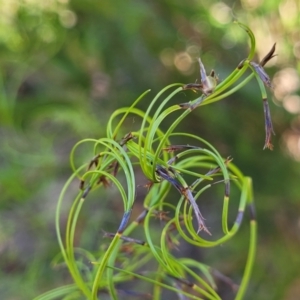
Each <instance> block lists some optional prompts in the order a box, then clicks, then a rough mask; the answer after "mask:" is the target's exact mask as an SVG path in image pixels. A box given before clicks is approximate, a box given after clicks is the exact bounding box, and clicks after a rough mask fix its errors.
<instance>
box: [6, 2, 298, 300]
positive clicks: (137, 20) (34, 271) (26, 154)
mask: <svg viewBox="0 0 300 300" xmlns="http://www.w3.org/2000/svg"><path fill="white" fill-rule="evenodd" d="M299 5H300V4H299V2H298V1H297V0H284V1H276V0H275V1H271V0H270V1H262V0H242V1H224V2H218V1H214V0H198V1H192V0H186V1H179V0H173V1H168V0H161V1H146V0H136V1H133V0H127V1H124V0H114V1H99V0H86V1H80V0H69V1H68V0H48V1H41V0H9V1H7V0H6V1H5V0H0V124H1V128H0V170H1V172H0V193H1V201H0V298H1V299H14V300H17V299H32V298H33V297H34V296H36V295H38V294H39V293H42V292H44V291H47V290H49V289H51V288H54V287H57V286H61V285H62V284H64V283H68V282H70V279H69V277H68V274H67V271H66V270H65V269H64V268H61V269H59V268H53V267H52V265H51V261H52V259H53V258H54V257H55V255H57V253H58V252H59V248H58V244H57V241H56V234H55V229H54V213H55V206H56V203H57V198H58V195H59V192H60V190H61V188H62V186H63V185H64V182H65V181H66V179H67V178H68V176H69V175H70V174H71V170H70V167H69V152H70V150H71V148H72V146H73V145H74V144H75V143H76V142H77V141H79V140H80V139H83V138H87V137H92V138H97V137H101V136H103V135H104V134H105V124H106V121H107V120H108V117H109V115H110V113H111V112H112V111H113V110H114V109H116V108H118V107H121V106H126V105H129V104H131V103H132V102H133V101H134V100H135V99H136V98H137V97H138V96H139V95H140V94H141V93H142V92H144V91H145V90H147V89H149V88H150V89H151V90H152V94H151V95H152V96H154V95H155V93H156V92H158V91H159V90H161V89H162V88H163V87H164V86H165V85H167V84H170V83H173V82H182V83H190V82H195V81H196V79H198V78H199V70H198V64H197V61H196V59H197V57H199V56H201V58H202V61H203V63H204V64H205V66H206V69H207V71H209V70H210V69H212V68H213V69H215V71H216V73H217V74H218V75H219V78H220V79H221V80H222V78H226V76H227V75H228V74H229V73H230V72H231V71H232V70H233V69H234V68H235V67H236V66H237V64H238V63H239V62H240V61H241V60H242V59H243V58H245V57H246V56H247V49H248V48H247V45H248V39H247V35H246V34H245V33H244V32H243V31H242V30H241V29H240V28H238V26H236V25H234V24H233V23H232V22H233V19H234V18H238V19H239V20H240V21H242V22H244V23H245V24H247V25H248V26H249V27H250V28H251V29H252V30H253V31H254V34H255V35H256V38H257V47H258V52H257V57H258V59H260V58H262V57H263V56H264V55H265V54H266V53H267V52H268V51H269V49H270V48H271V46H272V44H273V43H274V42H276V43H277V50H276V53H277V54H278V56H276V58H275V59H273V60H272V61H270V63H268V65H267V66H266V70H267V72H268V74H270V75H271V77H272V78H273V84H274V91H273V92H272V93H270V92H269V93H268V95H269V99H270V107H271V112H272V117H273V122H274V128H275V132H276V136H274V138H273V141H274V146H275V148H274V151H272V152H271V151H268V150H265V151H263V150H262V148H263V144H264V124H263V108H262V103H261V96H260V92H259V90H258V86H257V84H256V82H255V81H254V80H253V81H252V82H251V83H250V84H249V85H248V86H247V87H245V88H243V89H242V90H241V91H239V92H238V93H237V94H235V95H234V96H232V97H230V98H228V99H226V100H224V101H221V102H218V103H215V104H213V105H208V106H205V107H203V108H201V109H198V110H196V111H194V112H193V114H192V116H190V117H189V119H188V121H187V122H185V123H184V124H183V125H182V126H183V128H182V129H183V130H188V131H191V132H193V133H197V134H198V135H199V136H202V137H203V138H205V139H207V140H208V141H209V142H210V143H212V144H213V145H214V146H215V147H216V148H217V149H219V151H220V152H221V154H222V155H223V156H224V157H227V156H232V157H233V158H234V163H235V164H236V165H237V166H239V168H240V169H241V170H242V171H243V172H244V174H247V175H249V176H251V177H252V178H253V182H254V191H255V199H256V207H257V216H258V226H259V227H258V229H259V233H258V247H257V258H256V263H255V266H254V271H253V277H252V281H251V284H250V287H249V290H248V293H247V299H287V300H292V299H295V300H296V299H299V297H300V296H299V295H300V255H299V253H300V201H299V200H300V187H299V178H300V164H299V162H300V76H299V70H300V62H299V60H300V18H299V15H300V8H299ZM190 96H192V97H193V98H194V96H193V95H192V93H190V94H189V93H182V100H180V101H179V103H180V102H185V101H188V100H190V99H191V97H190ZM150 100H151V97H149V101H150ZM143 103H144V105H147V100H145V101H143ZM130 126H131V124H128V129H127V130H124V131H125V132H126V131H130V130H131V129H130ZM81 155H82V157H83V159H85V160H86V159H87V158H89V157H91V153H82V154H81ZM77 188H78V187H77V186H74V193H75V192H76V190H77ZM71 200H72V198H70V201H71ZM114 205H115V204H113V203H110V204H108V208H107V209H108V210H109V209H110V208H113V207H114ZM98 207H99V206H95V207H93V208H92V209H93V210H92V211H90V212H87V214H86V215H83V216H82V222H83V224H84V226H87V228H90V230H87V231H85V236H84V239H85V240H87V241H90V244H91V245H93V247H98V246H99V245H98V241H97V237H98V236H101V228H103V226H101V224H102V223H103V222H104V221H105V218H104V215H105V210H104V213H103V206H101V207H99V210H101V211H102V214H101V215H99V214H98V215H97V213H95V214H94V215H93V214H91V212H93V211H95V212H96V211H97V209H98ZM99 216H100V217H99ZM99 218H100V219H99ZM101 218H102V219H101ZM245 221H246V222H245V225H244V226H243V227H242V228H241V231H240V233H239V234H238V237H237V239H236V240H233V241H231V242H229V243H228V245H227V244H226V245H224V248H223V250H222V249H221V252H215V250H211V251H209V250H206V252H204V253H202V257H201V260H202V261H203V262H205V263H208V264H210V265H212V266H213V267H216V268H217V269H218V270H220V271H221V272H223V273H224V274H225V275H227V276H229V277H231V278H232V279H233V280H235V282H237V283H238V282H239V277H238V276H240V275H241V273H242V268H243V264H244V261H245V258H246V249H247V244H248V235H247V230H248V227H247V226H248V225H247V220H245ZM88 233H90V236H89V235H88ZM222 251H223V252H222ZM220 253H223V254H222V257H221V258H220V257H219V255H220ZM223 298H224V299H227V298H226V294H225V293H224V295H223ZM228 299H230V298H228Z"/></svg>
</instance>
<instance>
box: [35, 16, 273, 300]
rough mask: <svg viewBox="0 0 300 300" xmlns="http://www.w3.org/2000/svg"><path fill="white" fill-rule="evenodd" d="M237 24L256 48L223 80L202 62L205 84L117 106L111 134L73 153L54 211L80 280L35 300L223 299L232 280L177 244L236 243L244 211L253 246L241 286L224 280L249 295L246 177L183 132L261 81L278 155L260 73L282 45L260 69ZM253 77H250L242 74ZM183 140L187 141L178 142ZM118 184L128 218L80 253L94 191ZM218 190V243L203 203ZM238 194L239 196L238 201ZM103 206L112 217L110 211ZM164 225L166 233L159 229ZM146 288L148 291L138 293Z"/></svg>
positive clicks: (65, 255)
mask: <svg viewBox="0 0 300 300" xmlns="http://www.w3.org/2000/svg"><path fill="white" fill-rule="evenodd" d="M236 23H237V24H238V25H239V26H240V27H241V28H242V29H243V30H244V31H245V32H246V33H247V34H248V36H249V39H250V51H249V55H248V57H247V58H245V59H244V60H243V61H242V62H240V63H239V64H238V65H237V67H236V69H235V70H234V71H233V72H232V73H231V74H229V75H228V77H227V78H226V79H224V80H223V81H222V82H219V80H218V78H217V76H216V75H215V72H214V71H212V72H211V73H210V75H207V74H206V71H205V68H204V65H203V63H202V61H201V60H200V59H199V65H200V77H201V78H200V80H201V81H200V82H199V83H191V84H179V83H176V84H171V85H169V86H167V87H165V88H164V89H162V90H161V91H160V92H159V93H158V94H157V95H156V96H155V97H154V98H153V99H152V101H151V102H150V103H149V105H148V107H147V109H146V111H144V110H142V109H140V108H139V103H140V102H141V101H143V99H145V96H146V95H147V94H148V93H149V91H146V92H145V93H143V94H142V95H141V96H140V97H139V98H137V99H136V100H135V101H134V102H133V103H132V105H131V106H130V107H123V108H119V109H117V110H116V111H114V112H113V113H112V115H111V116H110V118H109V120H108V122H107V129H106V136H105V137H101V138H99V139H93V138H90V139H84V140H82V141H80V142H78V143H77V144H76V145H75V146H74V148H73V149H72V151H71V155H70V161H71V167H72V171H73V173H72V175H71V177H70V178H69V180H68V181H67V182H66V184H65V186H64V187H63V189H62V192H61V194H60V197H59V200H58V204H57V210H56V232H57V237H58V243H59V246H60V250H61V260H62V261H63V262H64V263H65V265H66V267H67V268H68V271H69V273H70V275H71V277H72V280H73V283H71V284H69V285H65V286H62V287H59V288H56V289H54V290H51V291H49V292H46V293H44V294H42V295H40V296H38V297H37V298H36V300H47V299H91V300H96V299H107V297H108V298H109V299H120V298H122V299H124V297H125V296H126V295H127V297H128V298H127V299H132V298H138V299H157V300H158V299H166V297H168V298H170V297H171V296H170V295H172V294H173V296H172V297H177V299H210V300H217V299H221V296H220V295H219V293H218V290H217V284H216V281H215V279H216V278H218V279H221V280H222V279H224V278H225V276H224V275H222V274H220V273H219V272H217V271H216V270H214V269H213V268H212V267H210V266H208V265H207V264H205V263H204V262H201V261H199V260H197V259H195V258H192V257H186V256H184V255H182V254H181V251H180V246H181V244H182V243H186V244H190V245H191V246H192V247H196V248H197V247H199V248H212V247H216V246H218V245H221V244H224V243H225V242H229V241H230V240H231V239H233V238H234V237H235V234H236V233H237V231H238V230H239V228H240V226H241V223H242V221H243V219H244V212H245V210H248V211H249V216H250V217H249V220H248V221H249V222H250V226H249V236H248V238H247V239H248V244H249V245H248V254H247V260H246V261H245V266H244V271H243V274H241V281H240V282H238V283H236V284H234V283H233V281H231V280H230V279H229V278H226V282H231V284H232V288H233V289H234V293H235V299H242V298H243V297H244V295H245V292H246V289H247V286H248V284H249V280H250V275H251V270H252V267H253V263H254V257H255V249H256V230H257V224H256V217H255V208H254V199H253V192H252V180H251V178H249V177H247V176H244V175H243V173H242V172H241V171H240V170H239V169H238V168H237V167H236V166H235V165H234V164H233V163H232V161H231V158H223V157H222V155H221V154H220V153H219V152H218V150H217V149H215V148H214V147H213V146H212V145H211V144H210V143H209V142H208V141H206V140H204V139H203V138H201V137H199V136H196V135H194V134H190V133H187V132H178V131H176V130H177V127H178V125H179V124H180V123H181V122H182V121H183V120H184V119H186V118H188V117H189V114H190V113H191V112H192V111H193V110H195V109H201V106H203V105H207V104H212V103H214V102H217V101H220V100H222V99H225V98H227V97H228V96H230V95H231V94H233V93H235V92H236V91H237V90H239V89H240V88H242V87H243V86H245V85H246V84H247V83H248V82H249V81H250V80H251V79H252V78H253V77H255V78H256V80H257V81H258V85H259V88H260V90H261V95H262V102H263V108H264V119H265V134H266V138H265V144H264V148H269V149H272V143H271V136H272V133H273V126H272V121H271V115H270V110H269V106H268V102H267V97H266V90H265V86H267V87H271V81H270V78H269V77H268V75H267V74H266V72H265V71H264V69H263V66H264V65H265V64H266V63H267V62H268V61H269V60H270V59H271V58H272V57H273V56H274V51H275V45H274V46H273V47H272V49H271V50H270V52H269V53H268V54H267V55H266V56H265V57H264V58H263V59H262V60H261V62H260V63H256V62H253V57H254V54H255V37H254V35H253V33H252V31H251V30H250V29H249V28H248V27H247V26H245V25H244V24H241V23H239V22H236ZM247 70H248V71H250V74H249V75H246V74H245V72H246V71H247ZM187 89H192V90H194V91H196V92H197V93H199V94H200V95H199V96H198V97H196V99H194V100H191V101H190V102H187V103H179V104H173V105H170V102H171V101H172V99H173V98H174V97H175V95H177V94H180V93H182V91H183V90H187ZM175 112H177V113H176V114H175ZM133 117H134V118H135V119H136V120H137V119H139V120H140V122H138V121H136V123H137V124H138V126H137V127H138V128H137V130H135V131H130V132H127V133H126V134H124V133H121V132H122V130H123V129H124V127H125V122H126V120H128V118H133ZM166 118H168V119H171V120H172V123H171V125H170V126H169V127H168V129H167V130H166V131H163V130H162V127H163V126H162V123H163V122H164V120H165V119H166ZM182 139H184V140H185V141H188V143H183V144H176V143H174V142H173V141H174V140H176V141H177V140H182ZM84 144H87V145H89V147H90V149H91V151H92V152H93V158H92V159H91V160H90V162H87V163H85V164H83V165H77V160H76V158H77V155H76V153H77V151H78V148H80V147H81V146H82V145H84ZM137 172H139V174H141V172H142V174H143V176H144V177H145V181H146V184H145V189H146V191H147V192H146V193H145V197H144V199H143V205H142V206H143V209H141V210H140V212H139V215H138V217H135V218H133V217H132V211H133V210H135V209H136V208H135V204H136V194H137V191H136V189H137V181H136V176H137V175H136V174H137ZM74 181H79V182H80V183H79V188H78V194H77V196H76V197H75V198H74V200H73V201H72V203H71V206H70V208H69V211H68V219H67V222H66V223H65V224H64V225H62V224H63V223H62V220H61V218H62V207H63V203H64V201H65V199H66V194H67V193H68V191H69V189H70V187H71V185H72V183H73V182H74ZM112 186H114V188H115V189H116V190H117V191H118V193H119V198H120V199H121V201H122V202H121V203H120V206H121V209H122V211H123V216H122V217H120V219H119V221H118V223H119V224H118V225H117V226H116V227H115V230H114V231H113V232H107V231H105V228H99V232H101V230H103V234H104V237H105V238H106V241H107V243H106V244H105V245H99V247H98V249H84V248H81V247H80V246H79V245H76V243H75V240H74V239H75V236H76V233H77V230H78V223H79V222H80V217H81V213H82V211H84V209H85V203H86V201H89V195H90V194H91V193H97V192H99V190H101V189H104V188H108V189H110V188H111V187H112ZM217 186H218V187H220V186H221V187H222V186H223V192H222V193H223V196H222V199H221V201H222V210H221V212H220V215H219V220H220V226H221V229H222V234H221V235H220V234H218V235H217V236H216V235H215V233H214V230H215V229H214V228H210V226H209V224H210V217H209V215H205V214H204V213H203V212H202V204H201V203H202V202H201V199H202V198H203V195H204V193H205V192H206V191H207V190H209V189H212V188H213V187H217ZM232 188H234V189H235V190H237V191H238V193H237V192H236V193H235V194H234V198H235V199H233V200H232V199H231V189H232ZM173 191H174V192H176V193H175V195H177V199H175V200H174V199H172V200H173V201H170V197H168V196H169V195H170V194H171V193H172V192H173ZM99 193H100V192H99ZM172 195H174V194H172ZM100 196H101V193H100ZM172 198H174V197H172ZM232 201H233V202H234V203H235V204H236V208H235V210H234V211H231V210H232V206H230V203H231V202H232ZM99 203H100V204H99V206H101V202H99ZM139 207H141V206H139ZM102 209H104V210H105V207H104V208H103V207H102ZM229 214H230V215H231V216H232V214H235V221H234V222H232V221H230V220H229V219H230V217H229ZM157 222H159V224H160V226H161V227H160V229H159V230H158V229H157V226H156V224H157ZM141 228H142V232H143V236H144V238H143V239H138V238H136V236H135V232H136V231H137V230H138V229H141ZM95 238H96V237H95ZM126 245H127V246H126ZM125 246H126V247H125ZM174 249H176V251H175V250H174ZM82 257H84V258H85V259H84V260H83V259H82ZM133 282H134V284H133ZM141 286H142V287H144V288H139V287H141ZM145 287H146V288H145ZM121 295H122V296H121ZM124 295H125V296H124ZM166 295H168V296H166ZM125 298H126V297H125Z"/></svg>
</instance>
